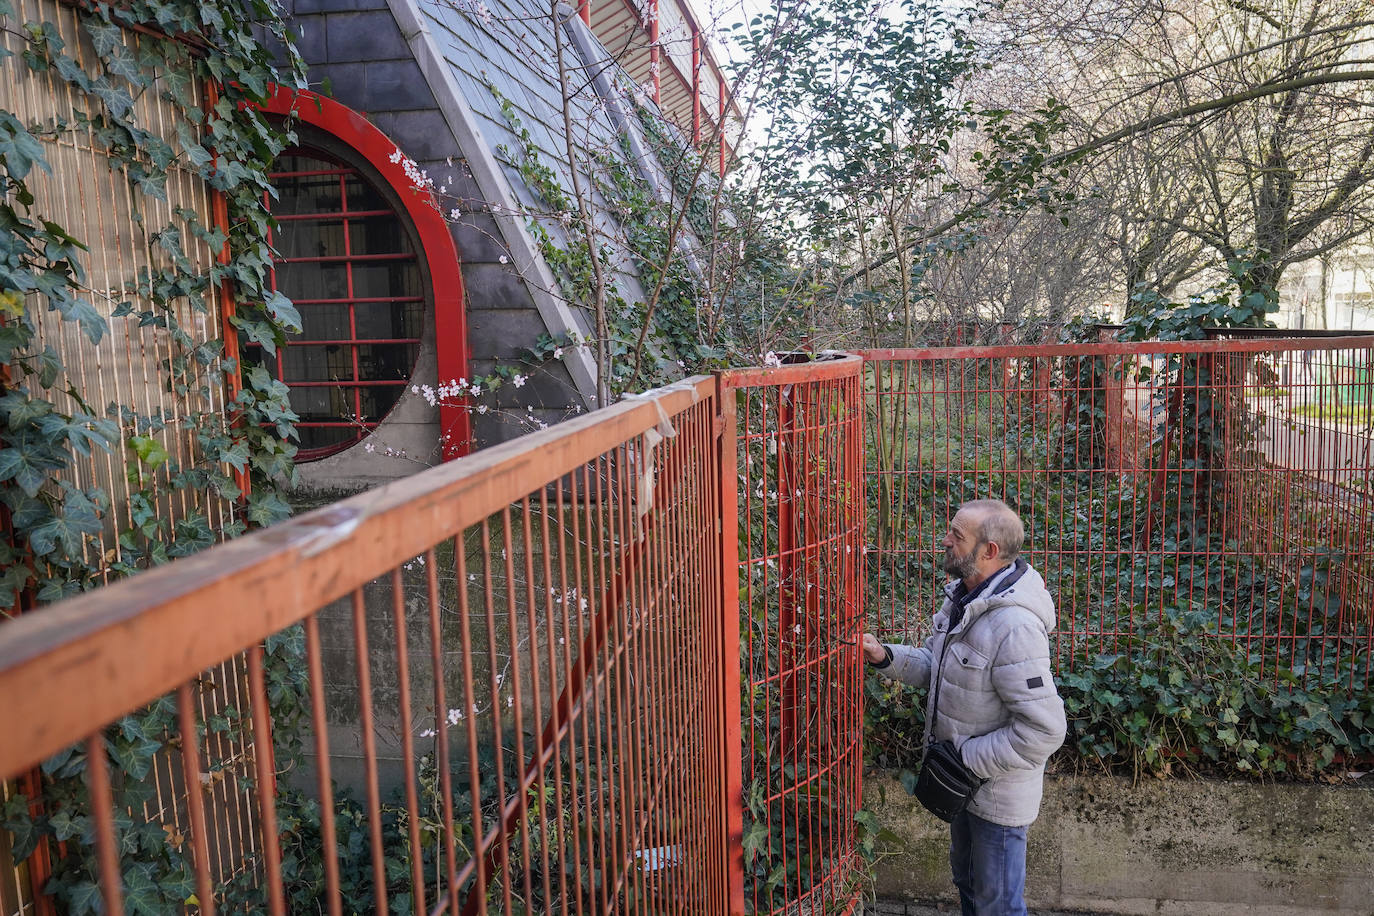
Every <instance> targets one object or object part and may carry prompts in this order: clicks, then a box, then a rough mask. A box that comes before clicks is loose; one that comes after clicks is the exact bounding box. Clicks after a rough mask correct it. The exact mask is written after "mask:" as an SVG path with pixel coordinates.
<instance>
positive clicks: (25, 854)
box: [0, 0, 303, 914]
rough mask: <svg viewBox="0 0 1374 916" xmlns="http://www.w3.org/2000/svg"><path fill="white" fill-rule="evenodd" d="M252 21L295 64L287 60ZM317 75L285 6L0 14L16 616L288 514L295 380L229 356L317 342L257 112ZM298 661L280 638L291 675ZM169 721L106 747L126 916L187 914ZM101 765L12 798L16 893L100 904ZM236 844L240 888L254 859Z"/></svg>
mask: <svg viewBox="0 0 1374 916" xmlns="http://www.w3.org/2000/svg"><path fill="white" fill-rule="evenodd" d="M250 23H258V25H259V27H260V28H261V29H263V30H265V31H266V32H268V33H270V34H274V35H276V36H277V37H278V38H279V39H280V40H281V41H282V42H283V44H282V47H283V48H284V49H285V54H284V55H283V56H282V57H280V58H278V59H274V58H273V57H272V56H271V55H269V54H268V53H267V51H266V50H265V48H264V46H263V44H262V43H261V42H260V41H259V40H258V39H257V38H256V37H255V36H254V34H253V32H252V30H251V29H250ZM302 82H303V71H302V67H301V64H300V61H299V57H298V56H297V55H295V53H294V52H293V51H291V50H290V45H289V43H288V42H287V41H286V30H285V24H284V22H283V21H282V19H281V17H280V10H279V9H278V8H277V7H276V6H275V5H274V4H273V3H272V2H270V0H206V2H202V0H195V2H192V0H131V2H126V3H121V4H119V5H117V6H111V5H105V4H99V5H97V4H94V3H86V2H76V3H68V2H59V0H14V2H11V0H0V184H2V185H3V195H0V614H2V615H4V616H5V617H8V616H12V615H14V614H16V613H20V612H24V611H29V612H34V613H43V611H42V609H41V607H40V606H41V605H42V604H45V603H48V602H51V601H53V600H55V599H58V598H60V597H62V596H64V595H68V594H71V593H74V592H78V591H81V590H84V589H87V588H91V587H93V586H96V585H99V584H101V583H103V582H106V581H109V580H110V579H113V578H117V577H121V576H126V575H129V574H132V573H135V572H137V571H139V570H141V569H144V568H146V567H149V566H152V565H156V564H159V563H162V562H165V561H167V560H169V559H171V558H173V557H177V556H181V555H184V554H187V553H191V552H193V551H196V550H199V549H201V548H202V547H205V546H207V545H209V544H211V543H213V542H216V541H218V540H221V539H224V538H229V537H233V536H234V535H237V534H239V533H240V532H242V531H244V530H245V529H247V528H248V527H250V526H259V525H266V524H269V523H271V522H272V521H274V520H276V519H279V518H282V517H283V516H284V515H285V514H286V513H287V506H286V504H285V502H284V501H283V500H282V499H281V497H280V494H279V487H280V485H281V484H282V483H283V482H286V481H289V480H290V479H291V476H292V473H293V470H292V457H293V455H294V454H295V451H296V449H295V445H294V442H293V439H294V431H293V428H292V421H293V420H294V415H293V414H292V413H291V411H290V409H289V406H288V403H287V399H286V395H287V392H286V390H285V388H284V387H283V386H282V385H281V384H280V383H279V382H276V381H275V380H273V379H272V378H270V377H269V376H268V375H267V374H266V373H265V372H261V371H257V370H255V371H252V372H248V373H243V372H241V368H240V365H239V363H238V360H237V344H238V340H239V338H240V335H246V336H249V337H252V338H254V339H257V340H261V341H264V342H265V345H267V346H269V347H271V348H276V347H279V346H281V345H282V344H283V343H284V342H285V339H286V336H287V334H288V333H289V332H290V331H292V330H294V329H295V328H296V327H298V325H299V318H298V316H297V314H296V312H295V310H294V308H293V307H292V305H291V303H290V302H288V301H286V300H285V299H283V298H281V297H279V296H274V295H271V294H269V293H267V292H266V288H267V286H266V276H267V267H268V265H269V263H270V255H269V251H268V247H267V237H268V236H267V233H268V217H267V214H266V211H265V209H264V195H265V194H268V193H270V192H269V186H268V181H267V172H268V167H269V165H270V163H271V162H272V160H273V159H274V157H275V156H276V155H277V153H278V152H279V151H280V150H281V149H282V148H283V146H284V145H285V144H286V143H288V142H289V139H290V137H289V132H287V131H284V130H282V129H280V128H279V127H277V126H274V125H272V124H270V123H269V122H268V121H266V120H265V119H264V118H263V117H262V116H261V115H260V114H259V113H258V112H257V110H256V109H255V108H254V103H257V102H260V101H262V100H264V99H265V98H266V96H267V93H268V91H269V87H270V86H271V85H272V84H273V83H281V84H286V85H298V84H301V83H302ZM4 625H5V623H4V619H3V617H0V627H3V626H4ZM279 642H280V641H279ZM290 648H291V647H290V646H289V645H282V644H278V645H275V646H269V649H268V654H269V658H270V659H272V661H271V662H270V665H271V667H272V670H273V672H274V673H273V674H272V675H271V677H273V679H274V680H276V679H277V678H279V677H280V676H282V674H283V672H284V671H289V670H290V668H289V665H288V666H285V667H283V666H282V665H281V664H280V663H279V662H280V658H281V656H282V654H283V653H284V652H286V653H288V654H289V650H290ZM233 665H234V663H232V662H231V663H227V666H228V667H226V668H224V669H223V670H222V671H220V672H216V673H211V674H208V675H207V677H205V678H203V679H202V682H201V684H200V685H199V687H198V688H197V693H198V696H197V698H196V699H197V702H198V703H199V704H200V706H201V708H202V709H204V710H205V711H206V715H207V720H206V728H207V731H208V732H212V733H215V734H216V735H219V737H217V738H216V739H214V740H213V741H208V742H207V747H208V748H209V752H208V753H207V759H206V764H207V772H208V774H209V775H210V776H211V778H212V784H211V785H209V786H207V797H208V804H209V806H210V807H211V808H212V809H214V810H216V811H218V812H220V813H221V814H222V815H223V816H224V817H226V818H230V817H233V816H234V815H233V814H232V810H231V809H232V804H231V803H232V802H233V800H234V799H240V800H241V799H242V798H244V797H247V796H246V795H245V794H244V789H245V785H244V784H243V783H242V782H240V781H239V780H241V779H242V778H243V776H244V773H245V772H246V771H245V766H250V765H251V764H250V763H247V762H248V761H251V756H250V755H245V754H244V743H243V740H242V735H236V736H231V735H229V734H228V732H230V731H234V730H235V729H237V727H238V725H241V724H242V721H241V715H242V713H243V712H244V710H242V708H241V705H242V704H240V705H239V708H238V709H236V708H235V707H234V705H233V704H234V700H233V685H234V682H235V671H234V670H233ZM288 693H289V691H288ZM6 702H22V698H17V697H9V698H7V699H6ZM171 708H172V707H171V704H170V701H167V700H164V701H163V702H160V703H157V704H154V705H153V706H151V707H149V708H148V709H145V710H142V711H140V712H139V713H137V714H135V715H132V716H129V717H127V718H125V719H124V720H121V722H119V723H117V724H116V725H115V726H114V727H112V728H111V729H109V731H108V733H107V735H106V743H107V747H108V749H109V752H110V754H111V757H112V759H113V760H114V761H115V762H116V763H117V765H118V769H119V778H118V779H117V780H116V784H115V791H116V798H115V801H116V807H117V808H119V809H120V810H121V811H126V810H127V811H128V812H130V813H129V814H128V815H127V816H121V823H120V827H121V830H122V831H123V837H124V843H123V848H122V853H123V857H122V862H121V867H122V870H123V872H124V881H125V900H126V902H127V904H128V906H129V907H130V908H131V910H132V911H134V912H145V913H166V912H173V911H179V910H180V909H181V908H183V907H184V906H185V905H186V904H187V902H188V901H191V900H192V898H193V894H192V882H191V879H190V868H189V864H188V861H187V855H188V853H189V850H188V849H187V847H186V845H185V836H184V833H183V831H182V830H181V828H180V827H178V823H179V822H178V820H177V817H178V815H177V814H176V813H175V812H176V811H177V803H176V801H175V796H174V790H173V788H172V786H173V783H172V782H170V781H168V779H167V777H166V775H165V772H166V771H167V767H168V764H167V759H168V758H167V754H166V752H165V747H166V742H167V733H168V732H167V729H168V724H169V722H170V716H171V713H170V710H171ZM231 720H232V721H234V722H236V723H238V724H236V725H231ZM84 770H85V759H84V753H82V752H80V751H76V750H69V751H67V752H64V753H63V754H59V755H58V756H57V757H55V758H53V759H52V760H50V761H48V762H47V763H45V764H44V766H43V768H42V770H41V772H35V773H33V774H31V775H30V776H29V777H26V778H24V779H22V780H21V781H20V782H19V783H17V784H6V785H4V786H0V801H3V805H0V823H3V827H4V831H5V832H3V833H0V838H3V839H0V842H4V843H5V844H6V845H8V847H9V848H8V849H7V850H5V852H6V853H7V856H4V857H0V858H9V859H12V860H13V861H14V862H16V863H23V864H24V867H23V868H22V869H21V870H20V871H17V872H12V873H9V877H10V879H11V880H10V881H9V882H8V883H9V885H10V886H9V887H8V888H6V890H7V892H10V893H13V894H18V895H20V899H21V900H25V899H32V898H31V895H32V894H33V893H35V892H40V893H44V894H47V895H50V896H51V897H52V898H53V900H54V902H55V904H56V906H57V908H58V910H59V911H60V912H64V913H72V914H81V913H87V912H97V911H98V908H99V901H98V891H97V889H96V885H95V881H94V863H93V861H92V859H93V849H92V846H91V838H92V835H91V824H90V820H89V818H88V817H87V816H86V815H85V809H84V807H83V806H84V805H85V800H84V799H85V790H84V788H83V774H84ZM159 773H163V774H164V775H158V774H159ZM169 793H170V794H169ZM217 816H219V815H217ZM239 816H242V815H239ZM228 836H229V835H228V834H227V833H226V834H225V835H224V839H223V842H224V843H226V844H228V845H226V846H225V847H224V851H225V852H226V856H225V857H224V859H223V860H222V862H221V864H222V865H224V866H225V869H226V870H225V871H224V872H223V873H221V874H219V875H218V877H220V878H224V879H228V878H229V877H230V874H231V873H232V871H233V870H234V869H235V868H236V867H240V868H241V867H242V863H243V861H244V859H243V857H242V855H240V854H239V853H240V852H242V851H241V850H235V849H231V848H229V846H230V845H232V843H231V842H230V840H229V839H228ZM236 863H237V864H236ZM16 876H17V877H19V878H22V879H23V881H22V882H16V881H14V880H13V879H14V878H15V877H16ZM20 883H24V884H28V885H31V886H29V887H21V886H19V884H20ZM0 886H3V885H0ZM0 896H2V895H0ZM192 902H193V901H192Z"/></svg>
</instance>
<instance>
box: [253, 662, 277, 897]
mask: <svg viewBox="0 0 1374 916" xmlns="http://www.w3.org/2000/svg"><path fill="white" fill-rule="evenodd" d="M262 654H263V650H262V646H260V645H255V646H251V647H250V648H249V649H248V702H249V704H250V706H251V710H252V716H253V768H254V773H255V774H256V775H257V780H258V784H257V795H258V823H259V824H260V825H261V828H262V853H263V860H264V863H265V865H266V871H267V875H266V880H267V906H268V912H269V913H270V914H271V916H285V913H286V897H285V895H284V893H283V890H282V875H281V834H280V833H278V831H277V766H276V760H275V753H274V751H273V747H272V720H271V718H270V712H269V710H268V708H267V684H266V680H265V678H264V677H263V670H262Z"/></svg>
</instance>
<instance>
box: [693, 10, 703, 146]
mask: <svg viewBox="0 0 1374 916" xmlns="http://www.w3.org/2000/svg"><path fill="white" fill-rule="evenodd" d="M692 146H693V147H696V148H700V147H701V29H698V28H697V27H695V26H693V27H692Z"/></svg>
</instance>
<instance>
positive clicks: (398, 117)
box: [286, 0, 582, 491]
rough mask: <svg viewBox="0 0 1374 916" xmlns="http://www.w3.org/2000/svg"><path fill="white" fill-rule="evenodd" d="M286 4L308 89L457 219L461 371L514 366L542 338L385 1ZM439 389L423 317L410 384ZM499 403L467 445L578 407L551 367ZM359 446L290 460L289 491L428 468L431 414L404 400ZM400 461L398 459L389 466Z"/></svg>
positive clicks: (357, 485) (360, 483)
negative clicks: (425, 185) (463, 320)
mask: <svg viewBox="0 0 1374 916" xmlns="http://www.w3.org/2000/svg"><path fill="white" fill-rule="evenodd" d="M286 6H287V10H286V11H287V14H288V15H289V17H290V18H291V20H292V22H293V25H294V27H295V30H296V33H297V36H298V38H297V46H298V49H299V50H300V52H301V54H302V56H303V57H304V58H305V60H306V63H307V64H308V66H309V71H308V73H309V80H310V87H311V89H312V90H314V91H316V92H319V93H321V94H323V95H327V96H329V97H330V98H332V99H334V100H335V101H337V102H339V103H341V104H343V105H345V106H347V107H349V108H351V109H353V110H354V111H357V112H359V113H360V114H362V115H363V116H365V117H366V118H367V120H368V121H370V122H371V123H372V124H373V125H374V126H376V127H377V128H378V129H379V130H381V131H382V132H383V133H384V134H386V135H387V136H388V137H389V138H390V139H391V140H392V141H394V143H395V144H396V148H397V149H398V150H399V151H400V152H401V153H403V154H404V155H405V156H407V157H408V158H410V159H412V160H413V161H414V162H415V163H416V164H417V166H418V167H419V168H420V169H422V170H424V171H425V172H427V173H428V175H429V176H430V177H431V178H433V179H434V181H435V185H436V189H438V190H439V192H440V195H439V196H440V199H441V201H442V202H443V204H444V205H448V204H452V205H453V206H456V207H458V208H459V209H460V210H461V214H462V215H461V217H460V218H459V219H456V220H453V219H450V220H449V224H450V230H451V232H452V235H453V239H454V242H455V245H456V246H457V250H458V256H459V259H460V261H461V264H462V276H463V283H464V287H465V291H466V298H467V320H468V340H467V344H468V347H469V355H470V359H469V371H470V372H471V373H472V374H473V375H483V374H487V373H489V372H491V370H492V369H493V368H494V367H495V366H496V364H497V362H498V361H502V360H514V359H519V358H520V357H521V356H523V355H524V352H525V350H526V349H527V348H528V347H530V346H531V345H532V344H533V343H534V342H535V340H536V339H537V338H538V336H539V335H540V334H543V333H549V329H548V328H547V326H546V324H545V322H544V321H543V320H542V319H541V317H540V315H539V312H538V311H537V310H536V309H535V306H534V302H533V300H532V298H531V295H530V293H529V290H528V289H527V287H526V284H525V283H523V282H522V281H521V279H520V277H519V276H518V275H517V274H516V273H515V270H514V268H513V265H512V264H511V257H510V250H509V246H508V245H507V244H506V243H505V241H504V238H503V235H502V231H501V229H500V227H499V226H498V225H497V222H496V220H495V218H494V217H493V215H492V214H491V213H490V212H489V210H488V209H486V208H483V207H479V206H476V205H475V204H476V202H478V201H483V200H484V199H485V195H484V193H483V191H482V190H481V189H480V188H479V187H478V186H477V183H476V181H475V180H474V178H473V176H472V172H471V169H470V168H469V167H468V164H467V162H466V160H465V158H464V155H463V150H462V149H461V147H460V145H459V144H458V141H457V139H456V138H455V137H454V135H453V131H452V130H451V129H450V126H449V123H448V121H447V120H446V119H445V117H444V115H443V113H442V112H441V111H440V108H439V102H438V101H437V100H436V98H435V95H434V93H433V92H432V91H431V89H430V86H429V83H428V81H427V79H426V77H425V75H424V73H423V72H422V71H421V69H420V66H419V64H418V63H417V62H416V60H415V58H414V56H413V55H412V53H411V50H410V46H409V44H408V42H407V40H406V38H405V36H404V35H403V34H402V32H401V29H400V27H399V25H398V24H397V21H396V18H395V16H394V15H393V14H392V12H391V10H390V8H389V7H388V6H387V4H386V2H385V0H294V2H288V3H287V4H286ZM460 202H461V203H460ZM503 259H504V261H505V263H503ZM448 381H450V380H449V379H440V378H438V374H437V362H436V341H435V339H434V320H433V315H430V316H429V318H428V320H427V327H426V336H425V339H424V342H423V344H422V345H421V352H420V356H419V359H418V361H417V363H416V367H415V373H414V376H413V379H412V382H413V384H415V385H429V386H431V387H437V386H438V385H439V384H441V383H444V382H448ZM500 402H501V404H502V405H504V406H505V407H507V408H508V410H506V411H500V410H495V409H494V410H490V411H488V412H487V413H485V414H476V413H475V412H474V414H473V417H472V419H473V432H474V440H475V441H474V443H473V444H474V446H475V447H477V448H481V447H484V446H486V445H491V444H494V443H495V442H499V441H503V440H505V439H508V438H511V437H512V436H514V435H519V434H520V433H522V432H524V431H525V430H526V429H527V428H528V425H527V424H528V422H531V421H532V420H535V419H542V420H544V421H546V422H554V421H556V420H557V419H560V418H562V417H563V416H565V415H566V413H567V412H568V410H569V408H570V407H576V406H580V405H581V403H582V402H581V398H579V397H578V393H577V389H576V387H575V386H574V385H573V384H572V382H571V379H570V378H569V377H568V373H567V372H566V371H565V370H562V369H561V367H558V366H555V367H552V369H551V371H550V372H549V373H546V374H545V376H543V377H541V378H539V379H532V381H531V383H530V384H529V385H526V386H524V387H523V388H522V389H520V390H519V391H518V392H517V391H516V390H515V389H514V388H512V389H510V390H508V391H506V392H504V393H503V394H502V395H501V397H500ZM526 406H529V407H531V408H533V410H532V411H526V410H525V407H526ZM513 416H523V417H526V418H527V420H526V423H525V424H521V423H514V422H511V420H510V418H511V417H513ZM371 439H372V440H374V441H373V443H372V444H373V448H372V449H371V450H370V451H369V450H367V449H365V448H364V447H363V445H362V444H360V445H357V446H354V447H352V448H349V449H347V450H345V451H343V452H340V453H338V454H336V455H333V456H330V457H328V458H325V459H322V460H319V461H314V462H307V463H302V464H301V465H299V468H298V471H299V476H300V482H301V483H300V486H301V487H302V488H303V489H305V490H308V491H350V490H358V489H363V488H366V487H369V486H374V485H377V484H379V483H383V482H385V481H387V480H391V479H395V478H398V477H402V476H406V475H408V474H411V473H414V472H415V471H416V470H418V469H419V468H421V467H423V466H426V465H430V464H435V463H438V461H439V460H440V448H439V426H438V411H437V410H436V409H435V408H433V407H432V406H430V405H429V404H428V403H427V401H426V400H425V399H424V398H423V397H421V396H419V395H417V394H414V393H411V392H407V394H406V395H405V396H403V398H402V400H401V402H400V403H399V404H398V405H397V406H396V407H395V408H394V409H393V410H392V412H391V413H390V414H389V415H388V416H387V418H386V420H385V421H384V422H383V423H382V425H381V426H380V427H379V428H378V430H377V431H376V433H375V434H374V435H373V436H372V437H371ZM402 452H403V453H404V456H405V457H396V453H402Z"/></svg>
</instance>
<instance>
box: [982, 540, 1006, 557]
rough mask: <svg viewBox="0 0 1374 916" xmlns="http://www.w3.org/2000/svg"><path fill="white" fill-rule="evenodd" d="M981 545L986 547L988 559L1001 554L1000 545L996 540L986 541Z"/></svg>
mask: <svg viewBox="0 0 1374 916" xmlns="http://www.w3.org/2000/svg"><path fill="white" fill-rule="evenodd" d="M983 546H984V547H985V548H987V552H988V553H987V557H988V559H989V560H995V559H997V558H998V557H1000V556H1001V555H1002V547H1001V545H999V544H998V543H997V542H996V541H986V542H984V544H983Z"/></svg>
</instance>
